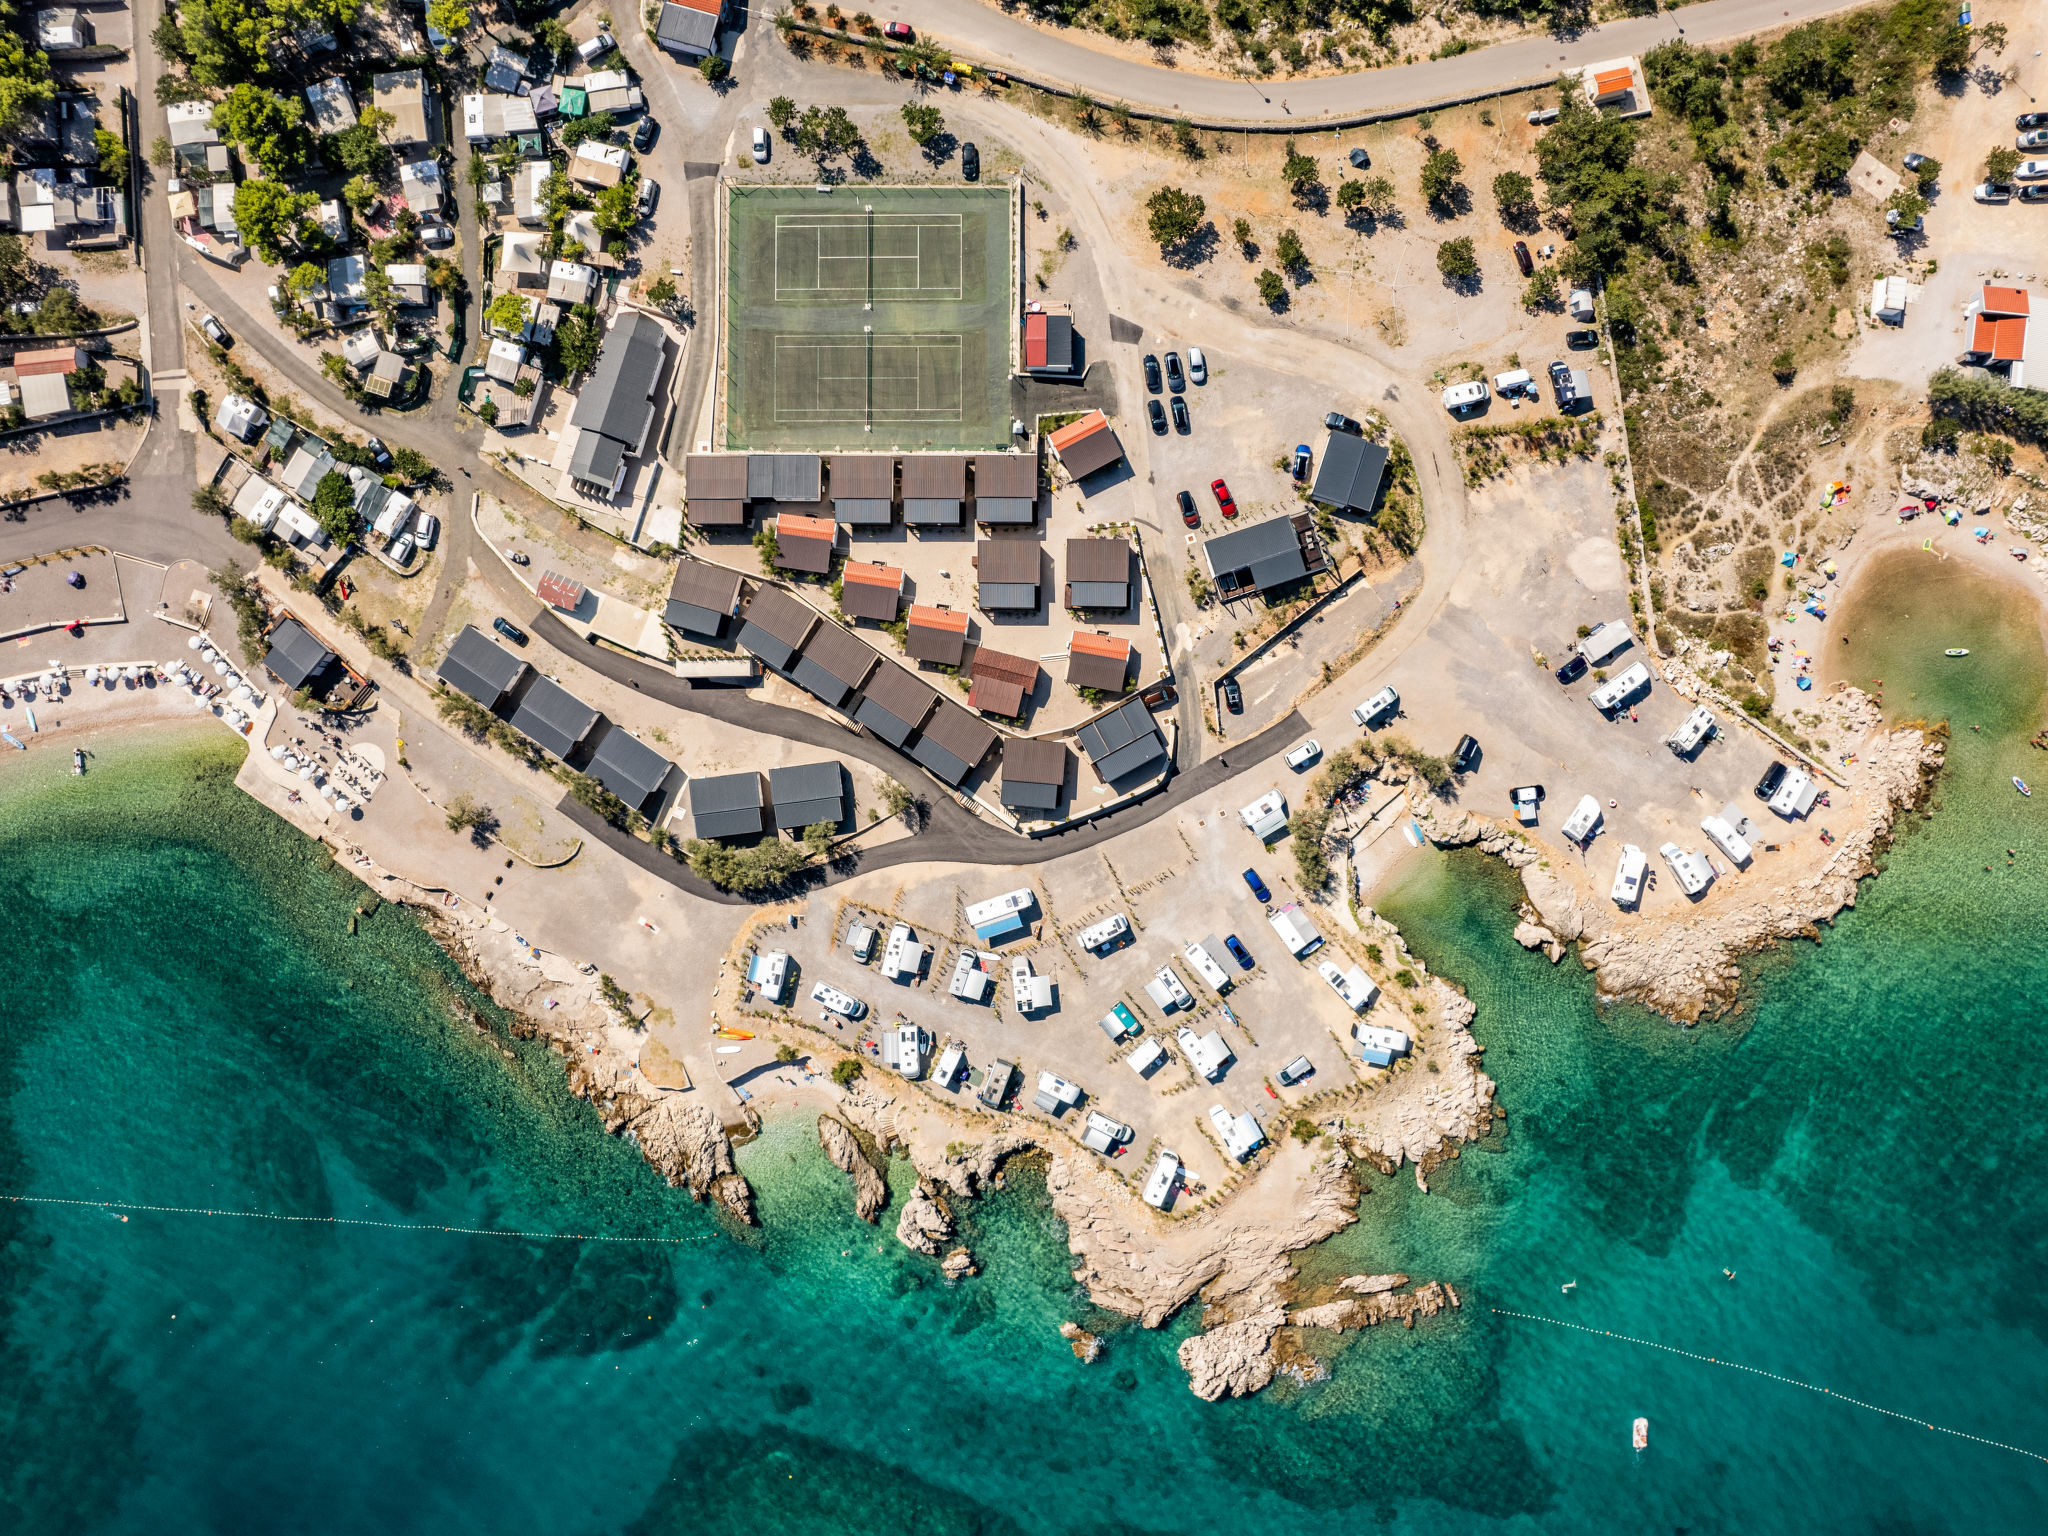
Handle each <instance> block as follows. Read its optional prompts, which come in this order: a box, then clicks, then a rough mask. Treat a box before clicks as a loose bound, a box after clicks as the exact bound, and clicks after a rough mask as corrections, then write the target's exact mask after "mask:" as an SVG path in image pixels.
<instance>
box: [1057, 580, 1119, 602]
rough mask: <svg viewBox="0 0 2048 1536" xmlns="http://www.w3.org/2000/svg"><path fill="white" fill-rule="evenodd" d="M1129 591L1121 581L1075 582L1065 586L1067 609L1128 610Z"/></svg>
mask: <svg viewBox="0 0 2048 1536" xmlns="http://www.w3.org/2000/svg"><path fill="white" fill-rule="evenodd" d="M1130 605H1131V589H1130V587H1129V586H1128V585H1127V584H1125V583H1124V582H1121V581H1076V582H1070V583H1068V585H1067V606H1068V607H1069V608H1128V607H1129V606H1130Z"/></svg>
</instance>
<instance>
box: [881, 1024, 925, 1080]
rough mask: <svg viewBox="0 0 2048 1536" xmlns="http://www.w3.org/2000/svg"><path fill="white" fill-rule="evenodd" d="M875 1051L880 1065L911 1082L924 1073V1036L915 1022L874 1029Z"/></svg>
mask: <svg viewBox="0 0 2048 1536" xmlns="http://www.w3.org/2000/svg"><path fill="white" fill-rule="evenodd" d="M876 1035H877V1038H876V1040H875V1050H876V1053H877V1054H878V1055H879V1056H880V1057H881V1058H882V1065H883V1066H885V1067H887V1068H888V1069H889V1070H890V1071H892V1072H895V1073H897V1074H899V1075H900V1076H903V1077H907V1078H909V1079H910V1080H911V1081H912V1082H915V1081H917V1079H918V1078H919V1077H921V1076H923V1075H924V1056H925V1049H924V1048H925V1036H924V1031H923V1030H921V1029H919V1028H918V1027H917V1026H916V1025H915V1024H899V1025H897V1026H896V1028H894V1029H885V1030H878V1031H876Z"/></svg>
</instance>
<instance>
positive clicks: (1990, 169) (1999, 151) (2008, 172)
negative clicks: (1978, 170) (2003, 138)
mask: <svg viewBox="0 0 2048 1536" xmlns="http://www.w3.org/2000/svg"><path fill="white" fill-rule="evenodd" d="M2019 168H2020V155H2019V151H2018V150H2016V149H2008V148H2006V147H2005V146H2004V145H2003V144H2001V145H1999V146H1998V148H1996V149H1994V150H1992V151H1991V153H1990V154H1988V155H1986V156H1985V157H1984V179H1985V180H1986V181H1997V182H2009V181H2011V180H2012V175H2013V172H2014V171H2017V170H2018V169H2019Z"/></svg>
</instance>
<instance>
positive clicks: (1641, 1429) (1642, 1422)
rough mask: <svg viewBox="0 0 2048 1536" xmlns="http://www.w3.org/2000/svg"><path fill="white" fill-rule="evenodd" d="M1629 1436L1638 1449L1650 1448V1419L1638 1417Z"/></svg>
mask: <svg viewBox="0 0 2048 1536" xmlns="http://www.w3.org/2000/svg"><path fill="white" fill-rule="evenodd" d="M1629 1438H1630V1440H1631V1441H1632V1442H1633V1443H1634V1445H1635V1448H1636V1449H1637V1450H1639V1451H1646V1450H1648V1449H1649V1448H1650V1421H1649V1420H1648V1419H1637V1420H1636V1423H1635V1428H1634V1430H1633V1431H1631V1433H1630V1436H1629Z"/></svg>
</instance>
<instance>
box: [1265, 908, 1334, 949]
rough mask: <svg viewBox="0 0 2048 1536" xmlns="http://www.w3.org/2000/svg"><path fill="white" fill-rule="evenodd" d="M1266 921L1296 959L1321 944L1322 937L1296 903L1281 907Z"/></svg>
mask: <svg viewBox="0 0 2048 1536" xmlns="http://www.w3.org/2000/svg"><path fill="white" fill-rule="evenodd" d="M1266 921H1267V922H1269V923H1271V924H1272V925H1273V931H1274V932H1275V933H1277V934H1278V935H1280V942H1281V943H1282V944H1285V945H1286V946H1287V952H1288V953H1289V954H1290V955H1293V956H1294V957H1295V958H1296V959H1300V958H1301V956H1303V955H1305V954H1308V953H1309V952H1310V951H1311V950H1313V949H1314V948H1315V947H1316V946H1317V945H1318V944H1320V943H1322V942H1323V936H1322V935H1321V934H1320V933H1317V932H1316V929H1315V924H1313V923H1311V922H1310V921H1309V920H1308V917H1307V915H1306V914H1305V913H1304V912H1303V911H1302V910H1301V906H1300V904H1299V903H1298V902H1297V903H1291V904H1289V905H1288V906H1285V907H1282V908H1281V909H1280V910H1279V911H1278V912H1275V913H1274V914H1273V915H1272V916H1271V917H1269V918H1267V919H1266Z"/></svg>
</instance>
